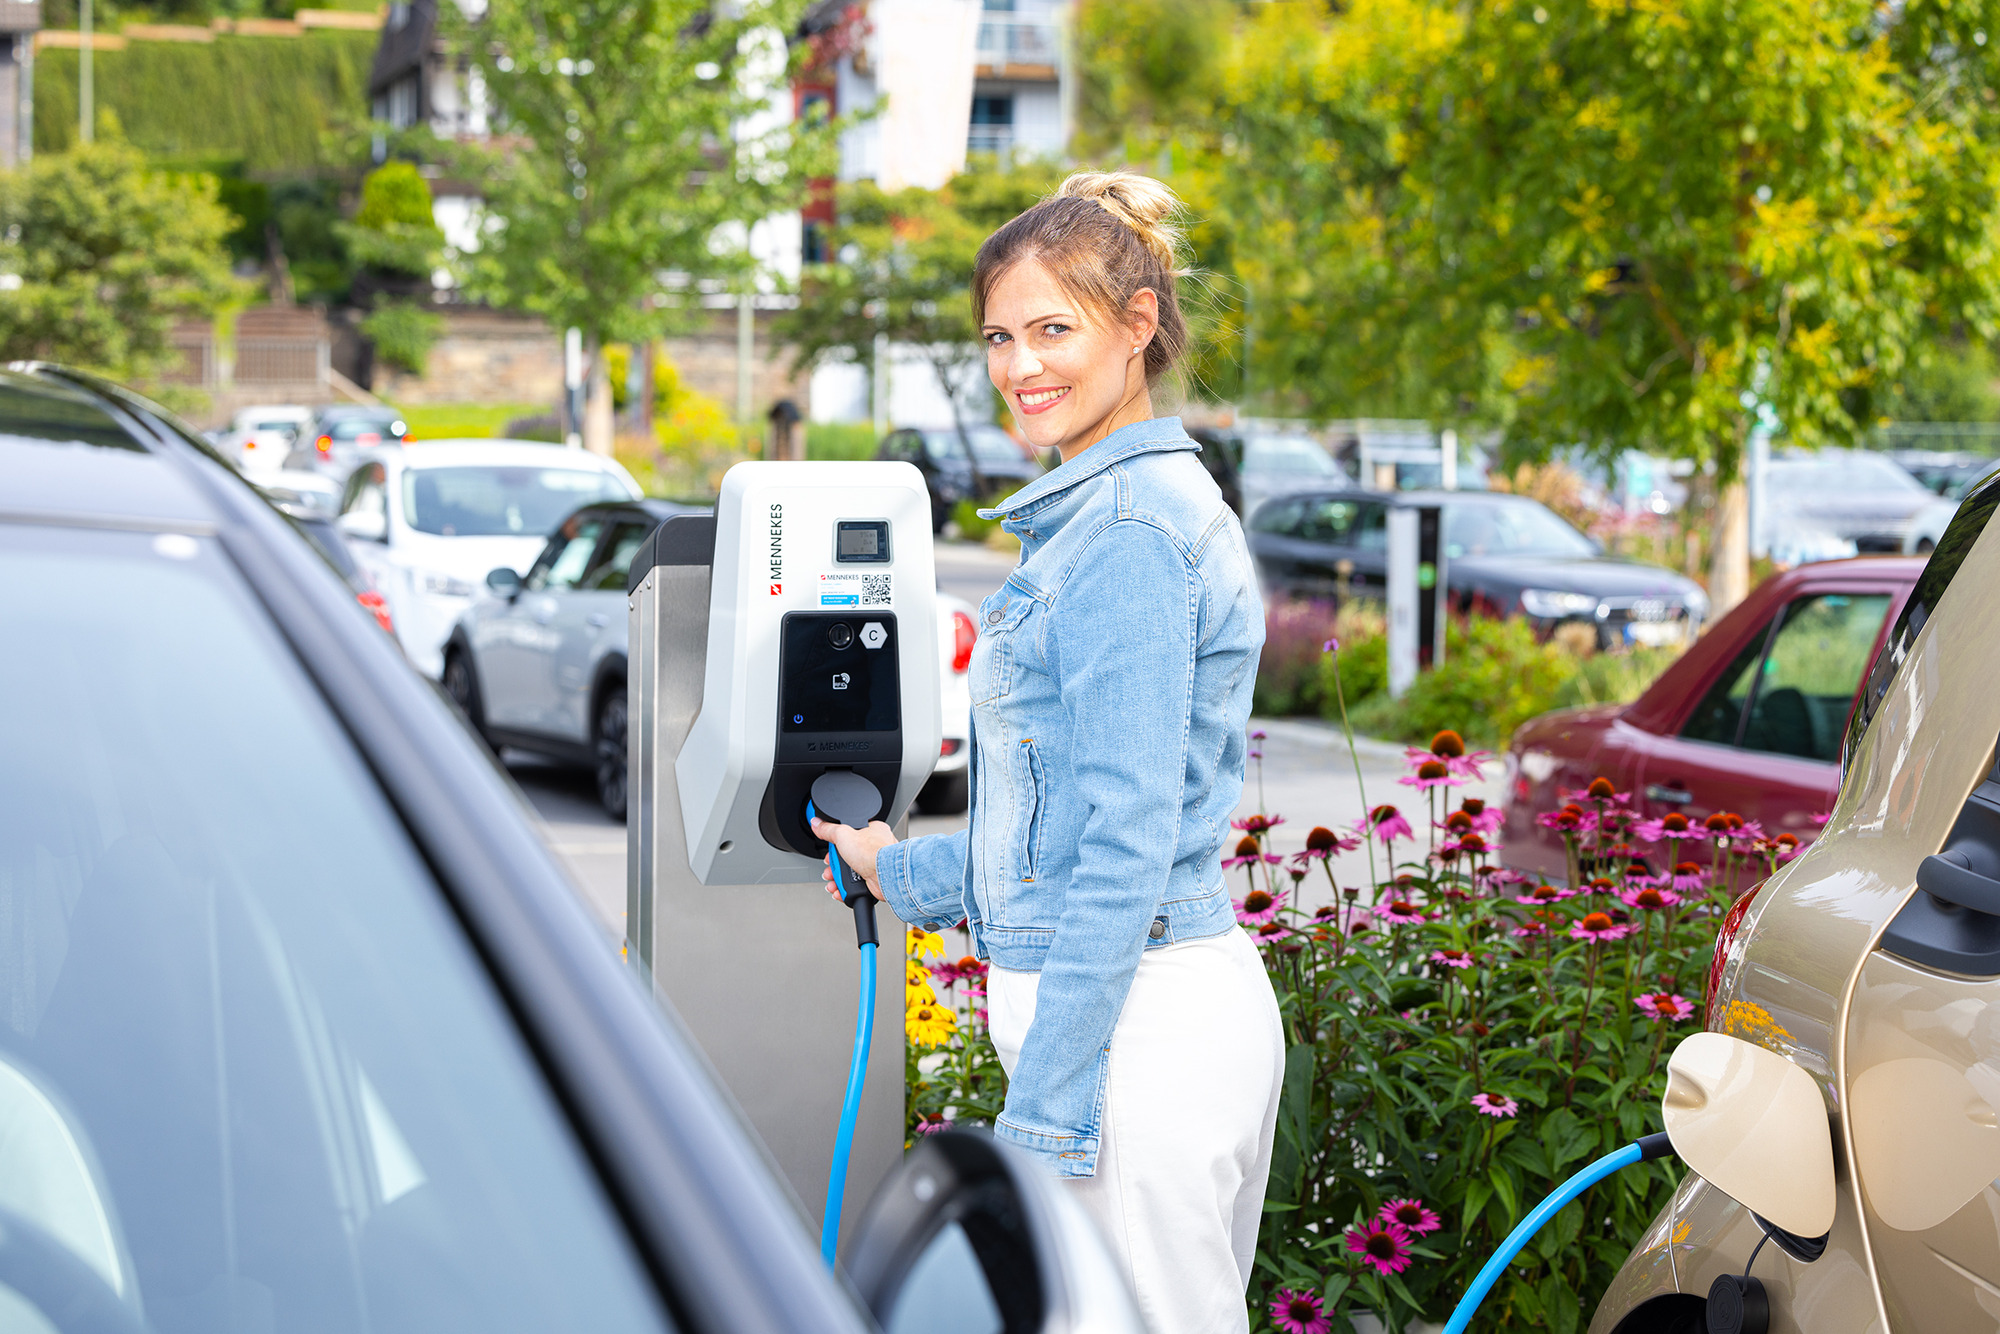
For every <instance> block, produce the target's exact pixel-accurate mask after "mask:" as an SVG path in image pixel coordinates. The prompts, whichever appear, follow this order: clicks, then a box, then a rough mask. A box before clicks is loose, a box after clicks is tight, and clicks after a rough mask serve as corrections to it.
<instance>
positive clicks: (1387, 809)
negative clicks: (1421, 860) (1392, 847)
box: [1354, 806, 1417, 844]
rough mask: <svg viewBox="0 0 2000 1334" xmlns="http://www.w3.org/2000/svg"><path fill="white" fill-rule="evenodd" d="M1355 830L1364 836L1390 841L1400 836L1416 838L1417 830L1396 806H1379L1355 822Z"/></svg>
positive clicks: (1384, 841) (1385, 841)
mask: <svg viewBox="0 0 2000 1334" xmlns="http://www.w3.org/2000/svg"><path fill="white" fill-rule="evenodd" d="M1354 832H1355V833H1357V834H1359V835H1361V836H1362V837H1363V838H1369V837H1374V838H1379V839H1381V840H1382V842H1383V843H1385V844H1386V843H1388V842H1390V841H1392V840H1394V839H1398V838H1415V837H1416V836H1417V831H1416V830H1414V829H1412V828H1410V822H1409V821H1408V820H1405V819H1404V818H1403V813H1402V812H1401V811H1399V810H1397V809H1396V808H1395V807H1394V806H1377V807H1375V808H1374V809H1373V810H1371V811H1369V812H1368V814H1366V815H1364V816H1362V817H1361V818H1360V819H1359V820H1356V821H1355V822H1354Z"/></svg>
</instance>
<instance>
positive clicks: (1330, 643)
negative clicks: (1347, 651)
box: [1319, 639, 1340, 653]
mask: <svg viewBox="0 0 2000 1334" xmlns="http://www.w3.org/2000/svg"><path fill="white" fill-rule="evenodd" d="M1319 651H1320V652H1321V653H1338V652H1340V641H1339V640H1338V639H1329V640H1327V641H1326V642H1325V643H1324V644H1321V645H1320V646H1319Z"/></svg>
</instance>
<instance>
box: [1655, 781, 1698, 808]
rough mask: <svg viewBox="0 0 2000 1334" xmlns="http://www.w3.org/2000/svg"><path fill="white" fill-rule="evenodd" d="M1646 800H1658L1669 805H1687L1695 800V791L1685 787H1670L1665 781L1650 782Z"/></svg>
mask: <svg viewBox="0 0 2000 1334" xmlns="http://www.w3.org/2000/svg"><path fill="white" fill-rule="evenodd" d="M1646 800H1647V801H1657V802H1660V803H1662V804H1664V805H1667V806H1685V805H1687V804H1688V803H1689V802H1691V801H1693V800H1694V793H1692V792H1689V791H1686V790H1685V789H1683V788H1678V787H1668V786H1667V785H1666V784H1665V783H1648V784H1646Z"/></svg>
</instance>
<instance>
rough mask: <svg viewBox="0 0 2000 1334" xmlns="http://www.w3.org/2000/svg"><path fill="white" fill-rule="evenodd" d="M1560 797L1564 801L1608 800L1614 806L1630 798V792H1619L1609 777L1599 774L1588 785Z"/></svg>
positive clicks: (1620, 804)
mask: <svg viewBox="0 0 2000 1334" xmlns="http://www.w3.org/2000/svg"><path fill="white" fill-rule="evenodd" d="M1562 799H1563V800H1564V801H1608V802H1610V803H1611V804H1612V805H1614V806H1623V805H1624V804H1625V803H1626V802H1628V801H1630V800H1632V794H1631V793H1630V792H1620V791H1619V790H1618V789H1617V787H1616V786H1615V785H1613V783H1612V781H1611V780H1610V779H1609V778H1605V777H1602V776H1599V777H1597V778H1593V779H1591V780H1590V782H1589V784H1588V785H1586V786H1584V787H1580V788H1578V789H1577V790H1576V791H1574V792H1565V793H1563V794H1562Z"/></svg>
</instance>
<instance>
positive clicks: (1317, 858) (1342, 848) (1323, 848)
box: [1292, 825, 1361, 866]
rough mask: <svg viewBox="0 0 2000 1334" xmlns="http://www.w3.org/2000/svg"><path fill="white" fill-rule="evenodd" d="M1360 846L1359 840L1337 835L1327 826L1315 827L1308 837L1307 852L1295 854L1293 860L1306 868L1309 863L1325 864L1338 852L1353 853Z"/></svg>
mask: <svg viewBox="0 0 2000 1334" xmlns="http://www.w3.org/2000/svg"><path fill="white" fill-rule="evenodd" d="M1360 846H1361V840H1360V839H1358V838H1348V837H1347V836H1346V835H1344V834H1336V833H1334V832H1333V831H1332V830H1331V829H1328V828H1327V827H1326V826H1325V825H1314V826H1313V829H1312V832H1311V833H1309V834H1307V835H1306V849H1305V851H1304V852H1295V853H1293V854H1292V860H1293V861H1295V862H1297V863H1298V864H1299V865H1301V866H1304V865H1305V864H1306V863H1308V862H1323V861H1325V860H1326V859H1327V858H1328V857H1331V856H1332V855H1333V854H1334V853H1336V852H1352V851H1354V850H1355V849H1356V848H1358V847H1360Z"/></svg>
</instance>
